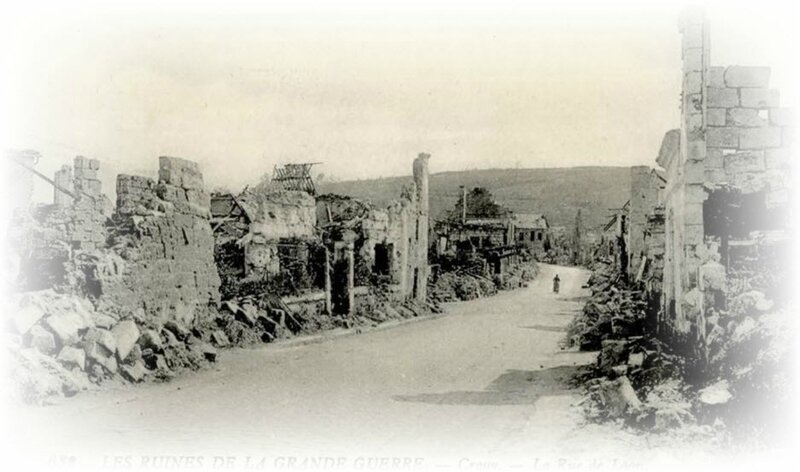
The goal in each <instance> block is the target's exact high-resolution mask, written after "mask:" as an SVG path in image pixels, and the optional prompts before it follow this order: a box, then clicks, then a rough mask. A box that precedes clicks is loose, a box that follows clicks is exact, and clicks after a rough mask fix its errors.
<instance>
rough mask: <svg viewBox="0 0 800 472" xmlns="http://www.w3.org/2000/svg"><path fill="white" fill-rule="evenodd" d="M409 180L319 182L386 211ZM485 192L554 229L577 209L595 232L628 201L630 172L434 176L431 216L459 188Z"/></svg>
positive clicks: (325, 188) (449, 201) (556, 170)
mask: <svg viewBox="0 0 800 472" xmlns="http://www.w3.org/2000/svg"><path fill="white" fill-rule="evenodd" d="M409 181H410V177H389V178H382V179H369V180H354V181H347V182H323V183H321V184H320V186H319V187H320V188H319V191H320V192H321V193H338V194H342V195H349V196H352V197H355V198H361V199H365V200H369V201H371V202H372V203H374V204H376V205H379V206H385V205H386V204H388V203H389V202H390V201H392V200H393V199H395V198H397V197H398V196H399V195H400V190H401V188H402V187H403V185H404V184H405V183H407V182H409ZM460 185H466V186H467V189H471V188H473V187H486V188H488V189H489V190H490V191H491V192H492V194H494V196H495V199H496V200H497V202H498V203H500V204H502V205H505V206H506V207H508V208H510V209H511V210H513V211H515V212H521V213H542V214H544V215H545V216H546V217H547V219H548V221H549V222H550V224H551V225H552V226H572V225H573V224H574V221H575V213H576V212H577V210H578V208H581V209H582V210H583V211H582V215H583V221H584V224H585V225H586V227H587V228H588V229H596V228H599V227H601V226H602V225H604V224H605V223H606V222H608V219H609V217H610V212H609V209H610V208H619V207H621V206H622V205H623V204H624V203H625V202H626V201H627V200H628V198H629V196H630V189H631V179H630V167H600V166H597V167H563V168H547V169H488V170H469V171H459V172H441V173H437V174H432V175H431V179H430V199H431V214H432V215H433V217H434V218H439V217H441V216H442V215H443V214H444V212H445V211H447V210H449V209H450V208H452V207H453V205H454V204H455V202H456V200H457V199H458V198H459V195H460V194H459V186H460Z"/></svg>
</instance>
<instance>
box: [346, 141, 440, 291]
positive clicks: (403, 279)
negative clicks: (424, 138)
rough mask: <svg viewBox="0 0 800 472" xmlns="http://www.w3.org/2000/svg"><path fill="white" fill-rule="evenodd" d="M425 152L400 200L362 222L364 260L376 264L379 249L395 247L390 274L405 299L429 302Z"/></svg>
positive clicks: (427, 174) (419, 159) (362, 255)
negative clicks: (427, 298) (376, 248)
mask: <svg viewBox="0 0 800 472" xmlns="http://www.w3.org/2000/svg"><path fill="white" fill-rule="evenodd" d="M429 159H430V155H428V154H424V153H421V154H419V156H418V157H417V158H416V159H415V160H414V167H413V171H414V181H413V182H412V183H410V184H409V185H407V186H406V187H405V188H404V189H403V192H402V194H401V196H400V199H399V200H397V201H395V202H393V203H392V204H391V205H389V207H388V208H386V209H380V210H375V209H373V210H371V211H370V212H369V214H368V216H367V217H366V218H365V219H364V221H363V222H362V229H363V233H364V235H363V236H364V238H365V242H364V245H363V247H362V254H361V257H363V258H364V259H365V260H367V261H375V246H376V245H378V244H383V245H387V246H388V247H390V248H392V257H391V268H390V275H391V280H392V283H394V284H397V285H399V286H400V294H401V296H402V297H404V298H412V297H413V298H415V299H417V300H419V301H425V299H426V297H427V284H428V282H427V281H428V277H429V273H430V268H429V267H428V239H429V234H428V233H429V218H430V213H429V203H428V176H429V171H428V160H429Z"/></svg>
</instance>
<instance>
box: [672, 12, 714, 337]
mask: <svg viewBox="0 0 800 472" xmlns="http://www.w3.org/2000/svg"><path fill="white" fill-rule="evenodd" d="M680 29H681V33H682V59H683V96H682V99H683V101H682V103H681V142H680V163H679V165H680V166H681V167H682V169H681V170H682V172H681V177H682V179H681V182H680V184H679V185H680V188H678V189H676V190H677V192H678V193H677V195H676V196H675V197H676V198H674V199H673V203H674V204H676V206H677V208H675V211H674V216H675V218H676V219H677V221H676V223H677V225H678V228H679V231H678V233H676V235H675V241H674V242H675V247H674V251H675V254H674V255H675V264H676V267H678V268H680V270H681V273H680V274H679V275H678V277H677V278H676V282H677V284H676V287H675V297H676V300H675V301H676V303H675V306H676V318H677V319H676V322H677V323H676V324H677V325H678V327H679V329H680V330H681V331H684V332H685V331H687V330H688V329H689V326H690V325H691V323H694V322H697V317H698V316H699V315H700V313H701V312H702V307H699V306H697V304H692V303H684V302H685V300H684V296H685V295H686V294H688V293H689V292H690V291H691V290H692V288H694V287H696V286H697V270H698V268H699V261H698V260H697V258H696V257H695V250H696V248H697V246H698V245H701V244H703V239H704V230H703V201H704V200H705V197H706V194H705V191H704V189H703V183H704V182H705V159H706V154H707V148H706V135H707V133H706V129H707V99H708V97H707V91H708V88H707V83H708V69H709V39H708V37H709V28H708V20H707V19H706V16H705V11H704V10H703V9H702V8H691V9H687V10H686V11H685V12H684V13H683V15H682V17H681V25H680ZM700 324H703V323H700Z"/></svg>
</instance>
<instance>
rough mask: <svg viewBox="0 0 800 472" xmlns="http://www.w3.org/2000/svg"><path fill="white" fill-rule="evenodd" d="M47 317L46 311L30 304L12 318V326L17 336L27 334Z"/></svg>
mask: <svg viewBox="0 0 800 472" xmlns="http://www.w3.org/2000/svg"><path fill="white" fill-rule="evenodd" d="M44 315H45V312H44V310H43V309H42V308H41V307H39V306H38V305H34V304H32V303H29V304H28V305H26V306H24V307H22V308H21V309H20V310H19V311H17V312H16V313H14V314H13V315H12V317H11V324H12V325H13V326H14V329H15V330H16V332H17V334H25V333H27V332H28V330H30V329H31V327H32V326H33V325H35V324H36V323H38V322H39V320H41V319H42V318H43V317H44Z"/></svg>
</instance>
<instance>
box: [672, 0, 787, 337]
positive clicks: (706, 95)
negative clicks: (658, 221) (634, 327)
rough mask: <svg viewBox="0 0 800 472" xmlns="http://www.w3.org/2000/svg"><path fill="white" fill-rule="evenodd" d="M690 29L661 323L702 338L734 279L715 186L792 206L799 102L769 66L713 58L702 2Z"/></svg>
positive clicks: (686, 28) (770, 204) (685, 37)
mask: <svg viewBox="0 0 800 472" xmlns="http://www.w3.org/2000/svg"><path fill="white" fill-rule="evenodd" d="M680 31H681V34H682V59H683V94H682V104H681V127H680V129H679V130H673V131H670V132H669V133H667V135H666V136H665V139H664V142H663V143H662V149H661V152H660V154H659V159H658V162H659V164H661V165H662V166H663V167H664V169H665V170H666V173H667V186H666V189H665V192H664V211H665V221H664V230H665V242H664V245H665V248H664V249H665V257H664V273H663V297H662V310H661V311H662V313H661V319H660V327H662V328H664V330H665V331H667V332H670V333H672V334H673V335H675V336H677V337H679V338H682V339H683V341H685V342H688V343H689V344H691V345H694V346H697V345H702V344H703V340H704V338H705V332H704V330H705V325H706V323H705V322H704V314H705V311H706V307H707V306H708V305H709V303H710V301H711V300H712V299H713V297H714V292H715V291H720V290H723V289H724V287H722V286H720V283H719V281H720V280H722V281H724V280H725V275H724V272H725V267H724V265H723V264H722V263H721V262H722V261H721V245H724V242H721V241H720V239H719V238H718V237H716V236H714V235H712V234H709V230H710V228H709V218H710V217H711V215H710V214H709V213H708V212H707V211H705V206H706V205H707V204H708V202H707V200H708V198H709V194H710V193H713V192H715V191H717V190H719V189H733V190H734V192H736V193H740V194H749V195H752V196H753V198H755V199H760V200H761V201H762V203H763V205H762V206H763V208H764V209H765V210H767V209H770V208H775V207H783V206H786V205H787V203H788V189H787V182H786V179H787V178H788V174H789V172H788V165H789V162H788V156H789V155H790V150H789V148H790V147H791V144H792V143H791V136H792V132H793V129H792V124H791V112H790V111H789V110H787V109H785V108H781V107H780V103H779V94H778V92H777V91H776V90H773V89H770V88H768V82H769V75H770V70H769V68H766V67H743V66H731V67H727V68H724V67H711V66H710V45H709V40H708V37H709V24H708V21H707V20H706V18H705V14H704V13H703V12H702V10H690V11H687V12H686V14H685V15H684V16H683V17H682V19H681V22H680ZM757 216H758V215H750V217H751V218H752V219H756V217H757Z"/></svg>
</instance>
